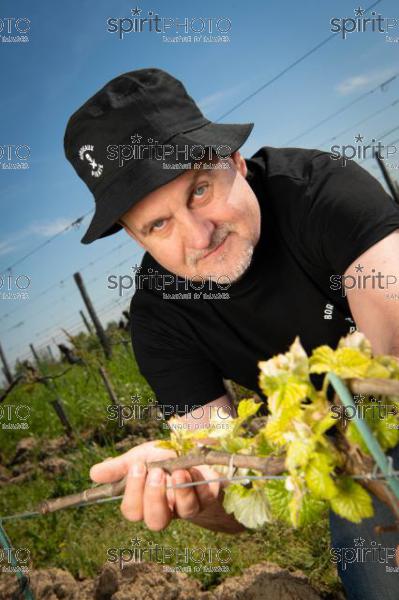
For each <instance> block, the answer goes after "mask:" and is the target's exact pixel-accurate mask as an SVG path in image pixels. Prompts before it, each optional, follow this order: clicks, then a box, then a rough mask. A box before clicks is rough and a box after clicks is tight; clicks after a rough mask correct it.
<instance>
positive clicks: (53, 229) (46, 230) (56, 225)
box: [27, 217, 71, 237]
mask: <svg viewBox="0 0 399 600" xmlns="http://www.w3.org/2000/svg"><path fill="white" fill-rule="evenodd" d="M70 223H71V219H65V218H64V217H59V218H58V219H55V220H54V221H48V222H47V223H46V222H44V223H32V224H31V225H30V226H29V227H28V230H27V233H28V232H29V233H35V234H37V235H40V236H42V237H51V236H52V235H56V234H57V233H60V232H61V231H62V230H63V229H65V227H67V226H68V225H70Z"/></svg>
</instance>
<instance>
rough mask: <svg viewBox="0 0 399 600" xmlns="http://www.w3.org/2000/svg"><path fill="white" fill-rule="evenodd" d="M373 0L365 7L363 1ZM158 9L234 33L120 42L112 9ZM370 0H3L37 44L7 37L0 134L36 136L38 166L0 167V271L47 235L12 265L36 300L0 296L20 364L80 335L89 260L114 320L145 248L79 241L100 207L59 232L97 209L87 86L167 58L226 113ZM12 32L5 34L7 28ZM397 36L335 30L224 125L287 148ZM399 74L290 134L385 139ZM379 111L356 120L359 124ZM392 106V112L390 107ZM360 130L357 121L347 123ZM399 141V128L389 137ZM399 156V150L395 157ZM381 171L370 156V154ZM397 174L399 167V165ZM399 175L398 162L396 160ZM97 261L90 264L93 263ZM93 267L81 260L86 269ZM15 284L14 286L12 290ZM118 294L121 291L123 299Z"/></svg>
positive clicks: (15, 140)
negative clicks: (75, 122)
mask: <svg viewBox="0 0 399 600" xmlns="http://www.w3.org/2000/svg"><path fill="white" fill-rule="evenodd" d="M370 4H372V2H369V3H367V4H366V3H364V4H360V7H362V8H363V9H366V8H367V7H368V6H369V5H370ZM136 6H137V7H138V8H140V9H141V10H142V16H147V13H148V11H150V10H152V11H153V12H154V13H157V14H158V15H160V17H161V16H162V17H170V18H176V17H179V18H180V19H181V20H183V19H184V18H185V17H188V18H189V19H192V18H194V17H196V18H200V17H203V18H205V17H209V18H211V17H212V18H213V19H214V21H213V22H214V23H215V21H216V19H217V18H221V17H224V18H226V19H230V21H231V29H230V31H229V32H228V35H229V37H230V41H229V42H228V43H196V44H194V43H191V44H189V43H164V42H163V41H162V34H156V33H150V32H147V31H145V32H142V33H131V34H126V35H125V37H124V39H123V40H120V39H118V37H117V35H116V34H112V33H109V32H107V23H106V22H107V19H108V18H110V17H121V18H122V17H126V18H128V17H131V16H132V15H131V13H130V10H131V9H132V8H134V7H136ZM358 6H359V5H358V4H357V3H356V4H355V3H353V4H351V3H348V1H347V0H335V2H333V3H331V2H320V1H310V0H309V1H308V2H306V3H297V2H296V1H295V0H290V1H288V2H285V3H284V4H282V3H280V2H277V1H276V0H269V1H268V2H264V1H263V0H252V2H250V3H247V4H245V5H244V4H242V3H241V2H237V1H236V0H232V1H231V0H218V2H217V3H215V2H211V1H210V0H202V2H201V3H198V2H196V1H194V0H185V1H184V2H183V1H180V2H179V1H176V0H172V1H168V2H167V3H165V2H161V1H160V0H156V1H155V2H153V1H152V0H144V1H142V2H138V3H137V4H136V3H132V2H127V1H125V0H115V1H113V2H112V3H111V2H109V0H70V1H69V2H68V3H63V4H62V6H61V5H60V4H58V5H57V4H55V3H54V2H53V0H51V1H50V0H37V1H36V2H35V3H34V6H33V3H32V2H31V1H30V0H29V1H28V0H12V1H8V0H7V1H4V0H3V1H2V2H1V6H0V18H2V19H3V22H4V19H5V18H12V17H13V18H21V17H27V18H29V19H30V21H31V27H30V31H29V33H28V36H29V42H27V43H2V44H0V53H1V58H2V60H1V64H2V77H3V85H2V93H1V96H0V109H1V110H0V119H1V130H0V131H1V141H0V145H2V146H6V145H12V144H13V145H27V146H29V147H30V149H31V156H30V160H29V169H27V170H14V171H13V170H5V169H3V170H0V186H1V234H2V235H1V240H0V273H3V274H4V273H7V271H6V269H7V268H8V267H9V266H10V265H12V264H13V263H14V262H17V261H19V260H20V259H21V258H22V257H24V256H25V255H26V254H27V253H29V252H30V251H31V250H32V249H35V248H36V247H38V246H40V244H43V243H44V242H48V243H47V244H45V245H44V246H43V248H41V249H39V250H38V251H37V252H34V253H33V254H32V256H31V257H29V258H27V259H25V260H22V261H21V262H20V263H19V264H17V265H16V266H15V267H14V268H13V269H12V275H13V276H15V277H16V276H18V275H21V274H22V275H27V276H29V278H30V279H31V285H30V288H29V294H30V299H29V300H24V301H18V300H1V302H0V342H1V344H2V346H3V349H4V351H5V353H6V354H7V356H8V358H9V360H10V362H11V363H12V362H13V361H14V360H15V358H16V357H17V356H19V357H22V358H26V357H28V356H29V343H30V342H32V343H34V344H35V346H37V347H38V348H40V347H45V346H46V345H47V344H50V345H52V346H53V348H54V341H58V342H60V341H62V340H63V339H65V336H64V334H63V332H62V330H61V327H64V328H65V329H67V330H68V331H71V332H73V333H76V332H77V331H79V329H80V328H81V326H82V324H81V322H80V317H79V309H81V308H82V302H81V299H80V295H79V293H78V291H77V288H76V285H75V283H74V281H73V279H72V277H71V275H72V273H73V272H74V271H75V270H78V269H79V270H80V269H81V271H82V276H83V277H84V279H85V281H86V283H87V287H88V289H89V292H90V294H91V297H92V300H93V302H94V304H95V306H96V307H97V309H98V312H99V314H100V317H101V319H102V320H103V321H104V323H105V322H106V321H107V320H108V319H109V318H112V317H113V316H115V315H117V314H119V311H120V310H121V308H122V307H125V305H128V302H129V297H130V295H131V293H129V294H128V295H126V296H125V297H124V298H123V299H122V301H120V300H121V299H120V298H119V297H118V296H117V294H116V293H115V292H112V291H110V290H109V289H107V283H106V279H107V276H108V275H109V274H110V273H116V274H124V273H131V269H130V267H131V266H132V265H134V264H135V263H136V262H138V261H139V260H140V257H141V251H140V250H139V248H138V247H137V246H135V244H134V242H133V241H131V240H130V238H128V237H127V236H126V234H125V233H124V232H120V233H118V234H116V235H115V236H111V237H110V238H107V239H104V240H100V241H98V242H95V243H94V244H92V245H88V246H87V245H83V244H81V243H80V238H81V237H82V235H83V233H84V231H85V229H86V228H87V226H88V223H89V219H90V216H91V215H89V216H87V217H86V218H85V219H84V221H83V223H82V224H81V226H80V228H79V229H74V228H71V229H69V230H68V231H67V232H65V233H62V234H61V235H59V236H58V237H57V238H56V239H54V240H51V237H52V236H53V235H55V234H56V233H58V232H60V231H61V230H62V229H64V228H65V227H66V226H67V225H68V224H70V223H71V222H72V221H74V220H75V219H77V218H78V217H80V216H82V215H84V214H86V213H88V211H90V210H91V209H92V208H93V201H92V197H91V195H90V192H89V191H88V189H87V188H86V187H85V185H84V184H83V183H82V182H81V181H80V180H79V179H78V178H77V177H76V175H75V173H74V171H73V169H72V167H71V166H70V164H69V163H68V162H67V161H66V159H65V157H64V153H63V135H64V130H65V125H66V122H67V120H68V118H69V116H70V115H71V114H72V112H74V111H75V110H76V109H77V108H78V107H79V106H80V105H81V104H82V103H83V102H84V101H85V100H86V99H87V98H88V97H89V96H91V95H92V94H93V93H95V92H96V91H97V90H98V89H99V88H100V87H102V86H103V85H104V84H105V83H106V82H107V81H108V80H109V79H111V78H113V77H115V76H117V75H118V74H120V73H123V72H125V71H130V70H134V69H139V68H144V67H159V68H162V69H165V70H167V71H169V72H170V73H171V74H173V75H174V76H175V77H177V78H179V79H181V80H182V81H183V82H184V84H185V86H186V88H187V90H188V91H189V93H190V94H191V95H192V96H193V97H194V98H195V99H196V100H197V102H198V103H199V104H200V106H201V108H202V110H203V111H204V113H205V115H206V116H207V117H208V118H210V119H212V120H216V119H218V118H219V117H220V116H221V115H223V114H224V113H225V112H227V111H228V110H229V109H230V108H231V107H233V106H235V105H236V104H237V103H239V102H240V101H241V100H242V99H243V98H245V97H246V96H248V95H249V94H251V93H252V92H254V91H255V90H257V89H258V88H259V87H260V86H262V85H264V84H265V83H266V82H267V81H268V80H270V79H271V78H273V77H274V76H275V75H277V74H278V73H280V72H281V71H282V70H283V69H285V68H286V67H287V66H288V65H290V64H291V63H293V62H294V61H295V60H297V59H298V58H299V57H300V56H302V55H303V54H305V53H306V52H308V51H309V50H311V49H312V48H313V47H314V46H316V45H317V44H319V43H320V42H322V41H323V40H324V39H326V38H327V37H328V36H329V35H331V31H330V19H332V18H334V17H336V18H344V17H354V9H355V8H356V7H358ZM374 10H375V11H376V12H377V14H381V15H382V16H383V17H384V18H395V17H396V18H398V26H397V27H396V28H392V30H391V32H390V35H391V37H397V38H398V37H399V6H398V5H397V3H396V2H395V1H394V0H382V1H380V2H379V4H378V5H377V6H376V7H375V9H374ZM5 33H6V32H5V30H4V29H3V32H2V33H1V34H0V35H4V34H5ZM398 56H399V43H394V42H388V41H386V39H385V34H383V33H378V32H372V31H369V32H364V33H361V32H359V33H357V32H355V33H353V34H350V35H348V37H347V39H345V40H343V39H342V38H341V37H340V35H337V36H335V37H334V38H333V39H331V40H330V41H329V42H328V43H326V44H325V45H323V46H322V47H321V48H320V49H319V50H317V51H315V52H314V53H313V54H311V55H310V56H309V57H308V58H306V59H305V60H303V61H302V62H301V63H299V64H298V65H296V66H295V67H293V68H292V69H290V70H289V71H288V72H287V73H286V74H285V75H283V76H282V77H281V78H279V79H278V80H277V81H275V82H274V83H273V84H271V85H270V86H268V87H267V88H266V89H264V90H263V91H261V92H260V93H258V94H256V95H255V96H254V97H253V98H251V99H250V100H249V101H247V102H245V103H244V104H243V105H242V106H240V107H239V108H237V109H236V110H234V111H233V112H232V113H231V114H230V115H229V116H228V117H226V118H225V119H223V122H226V123H228V122H232V123H234V122H236V123H240V122H254V123H255V128H254V130H253V133H252V135H251V136H250V138H249V140H248V141H247V142H246V144H245V146H243V148H242V152H243V154H244V156H250V155H251V154H253V153H254V152H256V150H257V149H258V148H259V147H260V146H263V145H271V146H284V145H286V144H287V142H288V141H289V140H291V139H292V138H294V137H296V136H298V135H299V134H301V133H302V132H303V131H305V130H307V129H308V128H309V127H311V126H312V125H314V124H316V123H318V122H319V121H321V120H323V119H324V118H325V117H327V116H328V115H330V114H331V113H333V112H334V111H337V110H339V109H340V108H341V107H343V106H344V105H345V104H347V103H349V102H351V101H353V100H355V99H356V98H358V97H360V96H361V95H362V94H365V93H366V92H368V91H369V90H372V89H373V88H376V87H377V86H379V85H380V84H381V83H382V82H384V81H386V80H387V79H389V78H391V77H393V75H394V74H395V73H396V72H397V71H399V62H398ZM398 98H399V77H398V78H396V79H394V80H393V81H392V82H391V83H390V84H389V85H387V86H386V89H385V90H381V89H376V90H375V91H374V92H373V93H370V94H369V95H367V96H366V97H365V98H364V99H362V100H361V101H359V102H357V103H355V104H354V105H353V106H352V107H350V108H349V109H348V110H345V111H344V112H342V113H341V114H339V115H338V116H336V117H334V118H333V119H331V120H329V121H327V122H326V123H324V124H323V125H321V126H319V127H317V128H316V129H314V130H313V131H312V132H311V133H309V134H307V135H304V136H302V137H298V139H296V140H295V143H293V144H290V145H295V146H303V147H313V148H323V149H326V150H327V149H328V148H329V146H331V142H330V143H326V144H324V145H323V146H322V143H323V142H326V141H328V140H330V138H332V137H334V136H337V141H336V142H335V143H337V144H338V143H339V144H354V135H355V134H357V133H360V134H361V135H362V136H364V137H365V140H370V139H371V138H373V137H374V138H376V137H377V136H381V134H382V133H385V132H386V131H389V130H390V129H393V128H395V127H396V126H398V125H399V119H398V116H399V111H398V107H399V104H397V105H396V106H392V104H393V103H394V101H395V100H397V99H398ZM380 109H381V112H380V113H379V114H378V115H377V116H375V117H373V118H371V119H369V120H368V121H366V122H365V123H363V124H361V125H360V126H359V127H358V128H353V125H354V124H356V122H357V121H360V120H361V119H364V118H366V117H367V116H368V115H370V114H372V113H373V112H376V111H377V110H380ZM382 109H384V110H382ZM347 128H350V129H349V131H348V132H346V133H344V134H341V133H340V132H341V131H343V130H345V129H347ZM397 138H399V129H398V130H396V132H393V133H392V134H391V135H390V136H388V137H387V138H386V139H384V140H383V142H384V143H387V142H388V141H390V142H393V141H394V140H396V139H397ZM398 154H399V145H398ZM396 163H399V159H398V158H396ZM362 166H364V167H365V168H368V169H369V170H370V171H371V173H372V174H374V175H375V176H378V177H379V176H380V175H379V171H378V169H377V168H376V165H375V164H374V163H373V161H371V160H369V161H366V162H364V163H362ZM398 172H399V171H396V174H397V173H398ZM392 174H393V175H395V171H392ZM90 263H92V264H90ZM82 267H84V268H82ZM4 289H5V286H3V290H4ZM118 301H120V302H118Z"/></svg>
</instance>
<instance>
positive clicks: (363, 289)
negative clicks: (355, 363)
mask: <svg viewBox="0 0 399 600" xmlns="http://www.w3.org/2000/svg"><path fill="white" fill-rule="evenodd" d="M345 276H351V278H350V279H349V278H348V279H347V282H348V288H347V297H348V302H349V307H350V309H351V313H352V316H353V318H354V320H355V323H356V325H357V328H358V330H359V331H361V332H362V333H364V334H365V336H366V337H367V338H368V339H369V340H370V343H371V346H372V349H373V352H374V353H375V354H393V355H395V356H398V357H399V230H398V229H397V230H395V231H394V232H393V233H391V234H389V235H388V236H387V237H385V238H383V239H382V240H381V241H379V242H378V243H377V244H374V246H371V248H369V249H368V250H367V251H366V252H364V253H363V254H362V255H361V256H359V258H357V259H356V260H355V261H354V262H353V263H352V264H351V265H350V266H349V268H348V269H347V270H346V271H345ZM366 276H369V277H368V278H366ZM352 278H354V279H352ZM359 278H360V280H359ZM354 281H356V285H355V286H354V287H353V288H352V289H349V287H351V286H352V285H353V283H354ZM358 281H360V284H361V285H360V286H359V285H358ZM387 286H388V287H387ZM395 294H396V295H395Z"/></svg>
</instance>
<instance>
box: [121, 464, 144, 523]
mask: <svg viewBox="0 0 399 600" xmlns="http://www.w3.org/2000/svg"><path fill="white" fill-rule="evenodd" d="M146 477H147V469H146V467H145V464H144V463H143V462H141V461H140V462H139V461H138V462H136V463H134V464H133V465H132V466H131V467H130V469H129V472H128V474H127V478H126V487H125V493H124V496H123V500H122V503H121V512H122V514H123V516H124V517H125V519H128V521H141V520H142V519H143V496H144V488H145V480H146Z"/></svg>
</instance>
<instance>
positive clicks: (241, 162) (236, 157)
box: [231, 150, 248, 177]
mask: <svg viewBox="0 0 399 600" xmlns="http://www.w3.org/2000/svg"><path fill="white" fill-rule="evenodd" d="M231 160H232V161H233V162H234V164H235V166H236V169H237V171H238V172H239V173H241V175H242V176H243V177H246V176H247V172H248V167H247V163H246V162H245V159H244V158H243V157H242V155H241V154H240V152H239V151H238V150H236V151H235V152H233V154H232V155H231Z"/></svg>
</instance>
